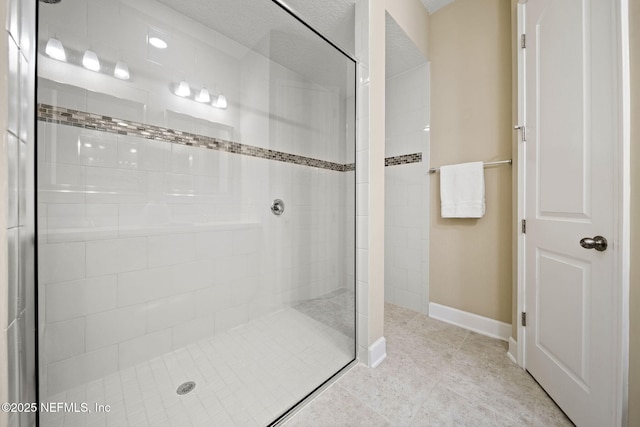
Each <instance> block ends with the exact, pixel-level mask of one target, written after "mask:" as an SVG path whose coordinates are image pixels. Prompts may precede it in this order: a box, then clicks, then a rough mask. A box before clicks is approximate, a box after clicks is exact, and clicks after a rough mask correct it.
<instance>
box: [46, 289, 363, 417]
mask: <svg viewBox="0 0 640 427" xmlns="http://www.w3.org/2000/svg"><path fill="white" fill-rule="evenodd" d="M335 296H336V295H333V296H332V297H331V298H333V297H335ZM353 352H354V342H353V338H352V337H348V336H345V335H344V334H342V333H340V332H338V331H336V330H335V329H333V328H331V327H329V326H327V325H326V324H323V323H321V322H318V321H316V320H314V319H313V318H312V317H310V316H307V315H305V314H302V313H301V312H300V311H297V310H294V309H292V308H289V309H285V310H281V311H279V312H276V313H274V314H271V315H268V316H265V317H263V318H261V319H257V320H255V321H252V322H250V323H248V324H245V325H242V326H239V327H237V328H234V329H232V330H230V331H228V332H226V333H224V334H221V335H217V336H214V337H211V338H208V339H204V340H201V341H199V342H197V343H195V344H192V345H190V346H187V347H185V348H181V349H179V350H176V351H173V352H171V353H168V354H165V355H164V356H161V357H157V358H154V359H152V360H150V361H147V362H144V363H141V364H139V365H136V366H135V367H131V368H128V369H124V370H122V371H120V372H117V373H115V374H113V375H109V376H108V377H105V378H101V379H99V380H96V381H93V382H91V383H89V384H86V385H83V386H81V387H78V388H76V389H73V390H70V391H68V392H65V393H61V394H59V395H56V396H52V397H51V398H50V399H49V401H50V402H76V403H78V404H79V403H82V402H87V403H88V404H89V405H90V407H93V405H94V403H99V404H108V405H111V407H112V410H111V412H109V413H106V414H105V413H92V414H83V413H72V412H67V413H65V412H58V413H51V414H43V415H42V417H41V425H42V426H43V427H63V426H64V427H98V426H100V427H111V426H116V427H124V426H131V427H134V426H135V427H142V426H148V427H169V426H175V427H189V426H203V427H204V426H207V427H218V426H221V427H225V426H264V425H267V424H268V423H269V422H271V421H272V420H273V419H275V418H276V417H277V416H279V415H280V414H281V413H282V412H283V411H284V410H286V409H288V408H289V407H291V406H293V405H294V404H295V403H296V402H297V401H298V400H299V399H300V398H302V397H303V396H305V395H307V394H308V393H309V392H311V391H312V390H313V389H314V388H315V387H316V386H317V385H318V384H321V383H322V382H324V381H325V380H326V379H327V378H329V377H330V376H331V375H333V374H334V373H335V372H336V371H337V370H338V369H340V368H342V367H343V366H344V365H346V364H347V363H349V361H350V360H352V355H353ZM185 381H195V382H196V384H197V385H196V388H195V389H194V390H193V391H192V392H191V393H189V394H186V395H183V396H179V395H177V394H176V388H177V387H178V385H180V384H181V383H183V382H185Z"/></svg>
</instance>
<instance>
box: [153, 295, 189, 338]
mask: <svg viewBox="0 0 640 427" xmlns="http://www.w3.org/2000/svg"><path fill="white" fill-rule="evenodd" d="M195 306H196V298H195V294H194V293H187V294H180V295H176V296H173V297H169V298H164V299H161V300H155V301H152V302H150V303H148V304H147V331H148V332H154V331H159V330H162V329H166V328H170V327H173V326H176V325H179V324H180V323H184V322H186V321H188V320H191V319H193V317H194V315H195Z"/></svg>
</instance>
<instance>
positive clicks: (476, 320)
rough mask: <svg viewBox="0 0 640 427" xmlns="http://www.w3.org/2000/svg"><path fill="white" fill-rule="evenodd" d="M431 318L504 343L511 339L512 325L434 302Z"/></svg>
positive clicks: (430, 311)
mask: <svg viewBox="0 0 640 427" xmlns="http://www.w3.org/2000/svg"><path fill="white" fill-rule="evenodd" d="M429 317H433V318H434V319H438V320H442V321H443V322H447V323H451V324H452V325H456V326H460V327H461V328H465V329H468V330H470V331H473V332H477V333H479V334H482V335H487V336H489V337H492V338H498V339H501V340H503V341H509V337H511V325H510V324H508V323H504V322H500V321H498V320H494V319H489V318H488V317H484V316H479V315H477V314H473V313H469V312H466V311H462V310H458V309H457V308H453V307H447V306H446V305H440V304H436V303H434V302H432V303H429Z"/></svg>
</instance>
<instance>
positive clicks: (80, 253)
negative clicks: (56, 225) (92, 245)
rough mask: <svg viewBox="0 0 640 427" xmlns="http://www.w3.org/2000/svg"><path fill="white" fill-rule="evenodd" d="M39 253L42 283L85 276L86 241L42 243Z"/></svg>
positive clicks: (64, 280) (39, 270) (39, 269)
mask: <svg viewBox="0 0 640 427" xmlns="http://www.w3.org/2000/svg"><path fill="white" fill-rule="evenodd" d="M39 255H40V256H39V257H38V260H39V265H38V272H39V279H40V283H41V284H47V283H55V282H68V281H71V280H78V279H82V278H84V275H85V244H84V242H76V243H59V244H48V245H41V246H40V253H39Z"/></svg>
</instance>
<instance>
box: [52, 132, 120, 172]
mask: <svg viewBox="0 0 640 427" xmlns="http://www.w3.org/2000/svg"><path fill="white" fill-rule="evenodd" d="M59 127H68V126H59ZM76 149H77V152H78V157H79V161H80V163H81V164H83V165H87V166H98V167H104V168H115V167H117V164H118V144H117V137H116V135H115V134H112V133H108V132H100V131H92V130H89V129H82V130H81V131H80V134H79V135H78V138H77V141H76Z"/></svg>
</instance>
